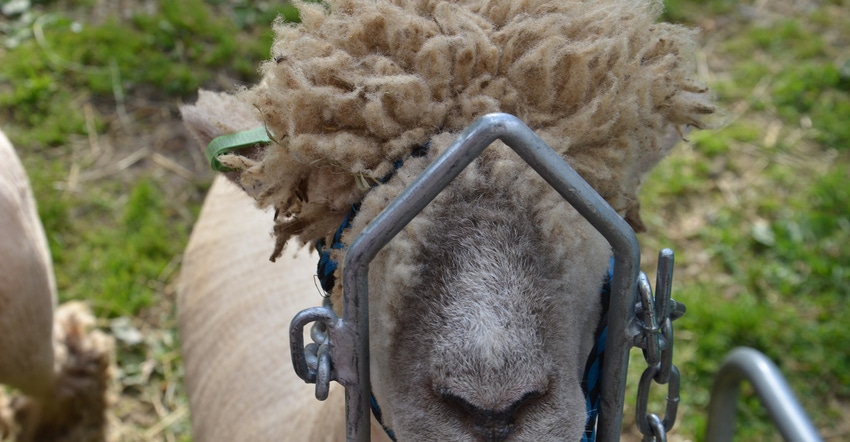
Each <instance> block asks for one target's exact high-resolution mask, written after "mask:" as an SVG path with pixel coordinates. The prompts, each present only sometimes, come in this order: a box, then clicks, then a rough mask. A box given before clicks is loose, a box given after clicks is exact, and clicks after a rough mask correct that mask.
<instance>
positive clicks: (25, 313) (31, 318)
mask: <svg viewBox="0 0 850 442" xmlns="http://www.w3.org/2000/svg"><path fill="white" fill-rule="evenodd" d="M0 156H2V158H3V159H4V161H3V162H2V164H0V230H2V232H3V240H2V241H0V263H2V264H0V265H2V266H0V306H2V308H0V384H6V385H9V386H11V387H14V388H16V389H18V390H19V392H20V393H21V395H20V396H17V397H14V398H9V397H6V396H5V394H4V392H3V390H0V438H2V439H4V440H5V438H13V439H14V440H17V441H21V442H25V441H51V440H64V441H102V440H106V439H107V437H108V420H109V413H108V406H109V404H110V400H111V399H110V393H109V390H110V388H111V387H112V365H111V364H112V347H113V344H112V340H111V338H109V337H108V336H106V335H105V334H103V333H101V332H99V331H97V330H94V331H92V330H91V328H92V326H93V325H94V316H93V315H92V313H91V312H90V311H89V309H88V308H87V307H86V306H85V305H84V304H82V303H79V302H68V303H65V304H63V305H61V306H59V307H58V308H57V307H56V303H57V302H56V283H55V280H54V275H53V264H52V261H51V258H50V252H49V249H48V245H47V239H46V237H45V234H44V228H43V227H42V224H41V221H40V220H39V218H38V213H37V211H36V204H35V199H34V198H33V194H32V190H31V189H30V185H29V179H28V178H27V175H26V172H25V171H24V168H23V166H22V164H21V162H20V160H19V159H18V156H17V154H16V153H15V150H14V147H13V146H12V144H11V142H9V139H8V138H6V135H5V134H4V133H3V132H2V131H0Z"/></svg>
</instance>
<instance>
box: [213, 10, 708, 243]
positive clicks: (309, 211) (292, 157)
mask: <svg viewBox="0 0 850 442" xmlns="http://www.w3.org/2000/svg"><path fill="white" fill-rule="evenodd" d="M297 6H298V8H299V10H300V12H301V20H302V23H301V24H300V25H291V24H286V23H283V22H281V21H278V22H277V23H276V24H275V32H276V35H277V37H276V40H275V43H274V46H273V49H272V54H273V58H272V60H270V61H268V62H266V63H264V64H263V66H262V68H261V72H262V74H263V80H262V82H261V83H260V84H259V85H257V86H255V87H254V88H252V89H249V90H245V91H242V92H241V93H240V94H239V98H240V99H241V100H242V101H243V102H245V103H246V104H249V105H250V106H251V107H253V108H255V109H257V110H258V111H259V116H258V119H259V120H261V121H263V122H264V123H265V124H266V126H267V128H268V129H269V131H270V132H271V133H272V134H273V135H274V137H275V138H276V144H274V145H273V146H272V147H271V148H269V149H268V151H267V153H266V156H265V158H263V159H262V161H255V160H249V159H246V158H243V157H236V156H234V155H229V156H225V157H224V158H222V159H221V162H222V163H223V164H225V165H227V166H230V167H234V168H239V169H241V170H242V174H241V180H242V184H243V187H245V188H246V190H247V191H248V192H249V193H250V194H252V196H254V197H255V198H256V199H257V200H258V202H259V204H260V205H261V206H273V207H275V208H276V209H277V210H278V212H279V214H283V215H285V216H278V217H277V226H276V228H275V232H276V235H277V240H278V245H277V250H276V251H275V254H276V255H277V254H278V253H279V251H280V250H282V246H283V244H284V243H285V242H286V241H287V240H288V239H289V238H290V237H291V236H293V235H298V236H299V237H300V239H301V240H302V241H309V240H312V239H315V238H318V237H324V236H327V235H329V234H330V233H331V232H332V231H333V229H334V228H335V226H336V225H337V224H338V223H339V221H340V220H341V217H342V216H343V215H344V213H345V212H346V211H347V210H348V208H349V207H350V205H351V204H352V203H355V202H357V201H360V200H361V199H362V198H363V196H364V195H365V192H366V191H367V190H368V187H369V185H370V184H372V183H375V182H377V181H379V180H381V179H382V178H383V177H385V176H387V175H388V174H390V173H391V172H392V170H393V164H394V162H396V161H397V160H399V159H404V158H406V157H407V156H409V155H410V154H411V152H412V151H413V150H415V149H416V148H417V147H418V146H420V145H422V144H423V143H425V142H427V141H429V140H430V139H432V138H434V137H435V135H437V134H446V133H450V134H454V133H459V132H460V131H461V130H462V129H463V128H464V127H466V126H467V125H468V124H470V123H471V122H473V121H474V120H475V119H476V118H478V117H480V116H482V115H484V114H486V113H490V112H507V113H510V114H514V115H516V116H517V117H519V118H520V119H522V120H523V121H524V122H525V123H526V124H527V125H528V126H529V127H531V128H532V129H533V130H535V131H536V132H537V133H538V134H539V135H540V136H541V137H542V138H543V139H544V140H545V141H546V142H547V143H548V144H549V145H550V146H551V147H552V148H553V149H555V150H556V151H557V152H558V153H560V154H561V155H562V156H563V157H564V158H565V159H566V160H567V162H569V163H570V165H571V166H572V167H573V168H575V169H576V170H577V171H578V172H579V173H580V174H581V175H582V177H583V178H584V179H585V180H587V181H588V182H589V184H590V185H591V186H593V187H594V188H595V189H596V190H597V192H599V193H600V194H601V195H602V196H603V197H604V198H605V199H606V200H607V201H608V203H609V204H611V206H612V207H614V209H615V210H617V211H618V212H619V213H620V214H621V215H622V216H624V217H625V218H626V219H627V220H628V221H630V223H631V224H632V226H633V227H635V228H636V230H640V229H641V227H642V225H641V223H640V219H639V216H638V201H637V191H638V188H639V186H640V181H641V179H642V176H643V174H644V173H645V172H646V171H647V170H648V168H649V167H651V166H652V165H654V163H655V162H656V161H657V160H658V159H660V158H661V157H662V156H663V155H664V154H665V153H666V152H664V145H663V143H662V139H663V138H664V136H665V135H666V134H667V133H668V132H669V131H670V130H672V129H673V128H678V127H679V126H684V125H690V126H694V127H696V128H701V127H703V126H705V125H706V124H707V123H706V121H707V120H706V118H707V117H708V116H710V115H711V114H713V113H714V112H715V108H714V106H713V105H712V104H711V102H710V97H709V96H708V93H707V92H708V90H707V88H706V87H704V86H703V85H702V84H700V83H698V82H697V81H696V80H694V79H693V78H692V77H693V71H694V68H693V63H692V62H691V60H690V54H691V52H692V50H693V44H694V32H692V31H691V30H688V29H685V28H683V27H680V26H676V25H670V24H664V23H655V21H656V19H657V18H658V16H659V14H660V12H661V10H662V6H661V2H660V1H656V0H624V1H622V0H617V1H614V0H607V1H606V0H602V1H594V2H581V1H575V0H461V1H455V2H449V1H441V0H378V1H376V0H329V1H328V2H326V3H324V4H316V3H303V2H301V3H297ZM443 148H445V146H439V145H438V146H434V145H432V149H437V150H438V151H439V150H441V149H443Z"/></svg>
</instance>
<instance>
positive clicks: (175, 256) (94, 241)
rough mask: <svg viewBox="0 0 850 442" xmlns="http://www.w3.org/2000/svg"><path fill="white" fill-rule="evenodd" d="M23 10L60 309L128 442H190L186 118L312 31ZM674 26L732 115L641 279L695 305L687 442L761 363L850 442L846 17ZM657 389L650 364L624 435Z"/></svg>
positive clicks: (14, 78)
mask: <svg viewBox="0 0 850 442" xmlns="http://www.w3.org/2000/svg"><path fill="white" fill-rule="evenodd" d="M12 3H14V2H10V1H5V2H3V3H2V6H3V14H2V15H0V40H2V41H0V43H2V45H0V127H2V128H3V130H4V131H6V133H7V134H8V135H9V136H10V138H11V139H12V141H13V142H14V143H15V145H16V147H17V149H18V152H19V154H20V155H21V157H22V160H23V161H24V164H25V166H26V167H27V169H28V172H29V174H30V177H31V180H32V184H33V188H34V191H35V194H36V196H37V198H38V202H39V211H40V214H41V217H42V219H43V221H44V224H45V228H46V230H47V233H48V238H49V243H50V247H51V252H52V254H53V259H54V264H55V267H56V274H57V281H58V287H59V294H60V299H61V300H69V299H83V300H87V301H88V302H90V304H91V305H92V306H93V307H94V308H95V310H96V312H97V314H98V316H99V317H100V318H102V319H101V320H100V321H99V325H100V326H101V327H103V328H105V329H107V330H109V331H111V332H113V333H115V334H116V337H117V338H118V353H117V359H118V361H117V362H118V365H119V373H118V382H119V385H118V387H117V388H118V390H119V392H120V395H119V401H118V403H117V406H116V414H117V416H118V418H119V419H118V421H119V422H118V424H117V428H116V432H117V434H118V435H119V437H120V439H121V440H190V436H189V424H188V418H189V417H188V408H187V405H186V404H187V401H186V398H185V394H184V392H183V389H182V369H181V365H180V357H179V352H178V348H179V346H178V341H177V339H178V336H177V335H176V332H175V321H174V298H175V294H174V280H175V277H176V275H177V273H178V272H179V264H180V254H181V252H182V250H183V248H184V247H185V244H186V241H187V239H188V235H189V232H190V230H191V226H192V223H193V222H194V219H195V217H196V216H197V213H198V210H199V207H200V204H201V202H202V200H203V195H204V192H205V191H206V189H207V188H208V186H209V183H210V181H211V178H212V174H211V173H210V172H208V171H207V170H206V166H205V163H204V161H203V159H202V158H200V157H199V155H198V154H197V152H196V151H197V146H195V144H194V141H193V140H191V139H189V138H188V135H187V134H186V132H185V130H184V129H183V128H182V127H181V125H180V123H179V116H178V112H177V105H178V104H179V103H181V102H184V101H185V102H190V101H192V100H193V99H194V96H195V94H196V91H197V89H198V88H199V87H206V88H210V89H216V90H230V89H233V88H234V87H237V86H239V85H248V84H250V83H251V82H252V81H254V80H255V79H256V66H257V64H258V63H259V62H260V61H261V60H263V59H264V58H266V57H267V56H268V48H269V44H270V42H271V32H270V26H269V24H270V22H271V21H272V20H273V19H274V17H275V16H276V15H277V14H278V13H281V12H283V13H285V14H286V15H287V17H289V18H295V17H296V15H295V12H294V10H293V9H292V8H291V7H290V6H288V5H286V4H285V3H283V2H275V1H262V2H249V1H247V0H218V1H201V0H184V1H179V2H166V1H145V2H142V1H138V2H132V1H128V2H98V1H93V0H91V1H84V0H78V1H70V0H69V1H61V0H56V1H31V2H17V4H23V6H21V7H20V8H18V10H14V8H12V7H11V6H10V5H12ZM12 6H14V5H12ZM665 18H666V19H668V20H670V21H674V22H679V23H683V24H685V25H687V26H692V27H698V28H701V29H702V34H701V35H702V37H701V47H700V49H699V50H698V51H697V52H696V53H695V54H693V57H694V58H695V60H696V61H697V65H698V66H699V71H700V75H701V77H702V78H703V79H704V80H706V81H707V82H708V83H709V84H710V85H711V86H712V88H713V89H714V90H715V91H716V94H717V96H718V99H719V101H720V103H721V104H722V106H723V107H724V108H725V110H726V113H727V125H726V126H725V127H724V128H723V129H720V130H716V131H710V132H696V133H692V134H691V135H690V142H689V143H681V144H680V145H679V146H677V147H676V148H675V149H674V152H673V154H672V155H671V157H670V158H668V159H667V160H666V161H665V162H663V163H662V164H661V166H659V167H658V169H656V170H655V171H654V172H653V174H652V175H651V177H650V178H649V180H648V181H647V182H646V183H645V185H644V188H643V189H642V198H643V207H644V211H643V212H644V216H645V221H646V223H647V225H648V227H649V233H647V234H644V235H642V236H641V238H640V240H641V243H642V246H643V248H644V251H645V253H644V255H645V256H644V264H643V267H644V269H645V270H646V271H647V272H653V271H654V262H655V253H656V252H657V250H658V249H659V248H660V247H672V248H673V249H674V250H675V251H676V253H677V270H676V279H675V285H674V297H675V298H676V299H678V300H680V301H682V302H684V303H685V304H687V306H688V313H687V314H686V315H685V316H684V317H683V318H682V319H681V320H679V321H677V322H676V330H677V335H676V336H677V342H676V345H677V347H676V348H677V350H676V351H677V353H676V359H675V362H676V363H677V364H678V366H679V367H680V369H681V371H682V376H683V380H682V405H681V406H680V414H679V419H678V424H677V427H676V428H675V430H674V433H675V434H673V435H671V438H672V439H675V440H686V439H689V440H700V439H701V438H702V434H703V432H704V429H705V409H706V406H707V403H708V391H709V389H710V386H711V380H712V376H713V373H714V372H715V371H716V369H717V367H718V366H719V363H720V361H721V360H722V358H723V356H724V355H725V354H726V353H727V352H728V351H729V350H731V349H732V348H734V347H736V346H741V345H746V346H752V347H755V348H757V349H759V350H761V351H763V352H765V353H766V354H767V355H768V356H770V357H771V358H772V359H773V360H774V361H776V363H777V364H778V365H779V367H780V369H781V370H782V371H783V372H784V373H785V374H786V375H787V377H788V378H789V380H790V382H791V385H792V387H793V389H794V390H795V391H796V392H797V394H798V396H799V397H800V398H801V400H802V402H803V405H804V407H805V408H806V410H807V411H808V412H809V413H810V415H811V416H812V418H813V420H814V421H815V423H816V424H817V426H818V427H819V428H820V429H821V431H822V433H823V434H824V436H825V437H827V438H828V439H833V440H846V439H847V438H850V416H848V415H849V414H850V402H848V401H849V400H850V350H848V347H850V326H848V324H849V323H848V319H847V318H850V305H848V295H850V246H848V245H850V4H848V3H847V1H846V0H826V1H802V2H800V1H790V0H779V1H761V0H756V1H753V0H747V1H743V2H738V1H731V0H709V1H697V0H668V2H667V10H666V12H665ZM641 369H642V360H641V358H640V357H639V356H638V353H637V352H636V353H635V357H634V358H633V363H632V370H631V372H632V373H631V375H630V381H629V385H630V390H629V393H628V398H627V401H628V402H629V404H628V405H627V407H626V424H627V425H631V424H632V423H633V421H634V417H633V416H632V414H633V403H634V399H633V397H634V394H635V388H634V386H636V384H637V378H638V376H639V375H640V371H641ZM659 390H660V388H659ZM655 393H657V396H658V398H656V399H659V400H657V401H656V403H655V404H654V405H653V406H654V408H653V409H654V410H657V411H658V412H661V410H662V409H663V407H662V403H661V401H660V396H661V395H662V393H663V392H661V391H658V392H655ZM738 428H739V440H775V439H778V438H779V436H778V434H777V433H776V432H775V431H774V430H773V429H772V428H771V427H770V425H769V421H768V420H767V417H766V413H765V412H764V411H763V410H762V408H761V407H760V406H759V405H758V403H757V401H756V400H755V397H754V395H753V393H752V391H750V390H748V389H746V388H745V389H744V391H743V394H742V402H741V406H740V413H739V425H738ZM627 432H631V433H633V431H632V430H627Z"/></svg>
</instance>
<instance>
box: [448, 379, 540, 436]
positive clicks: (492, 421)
mask: <svg viewBox="0 0 850 442" xmlns="http://www.w3.org/2000/svg"><path fill="white" fill-rule="evenodd" d="M542 395H543V394H542V393H540V392H539V391H536V390H535V391H529V392H527V393H525V394H523V395H522V396H521V397H520V398H519V399H517V400H515V401H513V402H512V403H510V405H508V406H507V407H504V408H501V409H488V408H484V407H480V406H478V405H475V404H473V403H471V402H469V401H468V400H466V399H464V398H462V397H460V396H457V395H454V394H452V393H449V392H443V393H442V398H443V400H444V401H446V402H448V403H452V404H455V405H457V406H459V407H460V408H461V409H463V411H464V412H465V414H466V415H468V416H469V418H470V419H471V421H472V428H473V431H474V432H475V434H476V436H478V439H479V440H480V441H482V442H500V441H504V440H506V439H507V438H508V436H510V435H511V433H513V431H514V418H515V417H516V415H517V413H518V412H519V411H520V409H521V408H522V406H523V405H525V404H526V403H527V402H528V401H529V400H531V399H535V398H538V397H540V396H542Z"/></svg>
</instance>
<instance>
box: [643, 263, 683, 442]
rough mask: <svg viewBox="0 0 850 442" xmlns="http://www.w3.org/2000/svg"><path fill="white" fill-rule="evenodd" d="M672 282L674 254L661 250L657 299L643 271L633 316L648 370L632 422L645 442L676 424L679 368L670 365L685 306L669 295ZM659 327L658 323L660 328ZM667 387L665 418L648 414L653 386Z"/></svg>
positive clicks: (663, 434) (662, 438)
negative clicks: (637, 322)
mask: <svg viewBox="0 0 850 442" xmlns="http://www.w3.org/2000/svg"><path fill="white" fill-rule="evenodd" d="M672 282H673V251H672V250H670V249H664V250H662V251H661V252H659V254H658V272H657V276H656V281H655V288H656V296H655V297H653V295H652V287H651V286H650V285H649V281H648V279H647V277H646V275H645V274H643V272H641V274H640V279H639V280H638V292H639V296H640V304H639V305H638V306H637V308H636V315H637V316H638V319H639V320H640V321H641V325H642V331H641V334H640V335H639V336H637V342H636V345H637V346H638V347H641V348H642V349H643V355H644V359H645V360H646V363H647V368H646V370H644V372H643V374H642V375H641V377H640V383H639V384H638V393H637V404H636V406H635V421H636V423H637V427H638V429H639V430H640V432H641V434H643V440H644V441H645V442H650V441H666V440H667V432H668V431H670V429H671V428H673V425H674V424H675V423H676V413H677V411H678V408H679V383H680V377H679V369H678V368H677V367H676V366H675V365H673V321H674V320H675V319H678V318H680V317H681V316H682V315H683V314H684V313H685V306H684V304H681V303H678V302H676V301H674V300H673V299H672V298H671V297H670V296H671V285H672ZM659 324H661V325H660V326H659ZM653 382H654V383H656V384H658V385H667V407H666V409H665V411H664V418H663V419H662V418H660V417H659V416H658V415H657V414H655V413H649V412H648V411H647V408H648V405H649V390H650V387H651V386H652V383H653Z"/></svg>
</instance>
